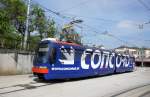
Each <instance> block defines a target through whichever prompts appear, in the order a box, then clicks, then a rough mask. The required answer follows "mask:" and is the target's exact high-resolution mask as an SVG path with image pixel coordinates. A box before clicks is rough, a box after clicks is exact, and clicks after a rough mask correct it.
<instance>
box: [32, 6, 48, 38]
mask: <svg viewBox="0 0 150 97" xmlns="http://www.w3.org/2000/svg"><path fill="white" fill-rule="evenodd" d="M31 15H32V16H31V21H32V25H31V27H30V28H33V30H37V31H38V32H39V34H40V38H41V39H42V38H43V37H44V35H43V33H45V32H46V16H45V14H44V10H43V9H42V8H40V7H39V6H38V5H34V6H33V8H32V12H31Z"/></svg>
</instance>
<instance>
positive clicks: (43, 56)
mask: <svg viewBox="0 0 150 97" xmlns="http://www.w3.org/2000/svg"><path fill="white" fill-rule="evenodd" d="M48 51H49V46H48V43H40V44H39V48H38V51H37V57H36V58H37V63H48Z"/></svg>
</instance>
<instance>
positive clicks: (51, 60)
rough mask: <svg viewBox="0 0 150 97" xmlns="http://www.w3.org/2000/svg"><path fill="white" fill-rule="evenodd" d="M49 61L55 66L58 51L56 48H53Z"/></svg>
mask: <svg viewBox="0 0 150 97" xmlns="http://www.w3.org/2000/svg"><path fill="white" fill-rule="evenodd" d="M49 61H50V64H54V63H55V62H56V49H55V48H51V51H50V56H49Z"/></svg>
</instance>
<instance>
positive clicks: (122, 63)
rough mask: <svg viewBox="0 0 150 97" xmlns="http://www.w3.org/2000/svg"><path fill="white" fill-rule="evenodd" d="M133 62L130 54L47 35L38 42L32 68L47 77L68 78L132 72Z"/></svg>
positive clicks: (40, 76)
mask: <svg viewBox="0 0 150 97" xmlns="http://www.w3.org/2000/svg"><path fill="white" fill-rule="evenodd" d="M134 65H135V59H134V57H131V56H129V55H122V54H118V53H116V52H113V51H109V50H102V49H98V48H94V47H86V46H82V45H78V44H75V43H67V42H61V41H58V40H56V39H53V38H46V39H43V40H42V41H41V42H40V43H39V46H38V50H37V53H36V56H35V60H34V66H33V68H32V72H33V74H34V75H37V76H38V77H39V78H43V79H45V80H50V79H66V78H80V77H87V76H95V75H106V74H113V73H122V72H129V71H133V70H134Z"/></svg>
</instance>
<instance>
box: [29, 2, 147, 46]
mask: <svg viewBox="0 0 150 97" xmlns="http://www.w3.org/2000/svg"><path fill="white" fill-rule="evenodd" d="M31 2H32V3H37V4H40V5H42V6H44V7H46V8H48V9H50V10H53V11H55V12H59V13H60V14H61V15H63V16H64V17H69V18H61V17H59V16H57V15H55V14H53V13H50V12H49V11H46V10H45V12H46V15H47V17H48V18H49V17H50V18H53V19H54V20H55V21H56V25H58V26H62V25H64V24H67V23H69V22H70V21H72V20H77V19H81V20H83V22H82V23H80V24H77V25H78V26H75V29H76V30H77V31H78V33H79V34H80V35H81V36H82V41H83V43H84V44H88V45H97V46H98V45H104V47H105V48H108V49H112V48H116V47H118V46H121V45H126V46H130V47H133V46H137V47H148V48H150V23H149V22H150V6H149V5H150V0H31Z"/></svg>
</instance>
